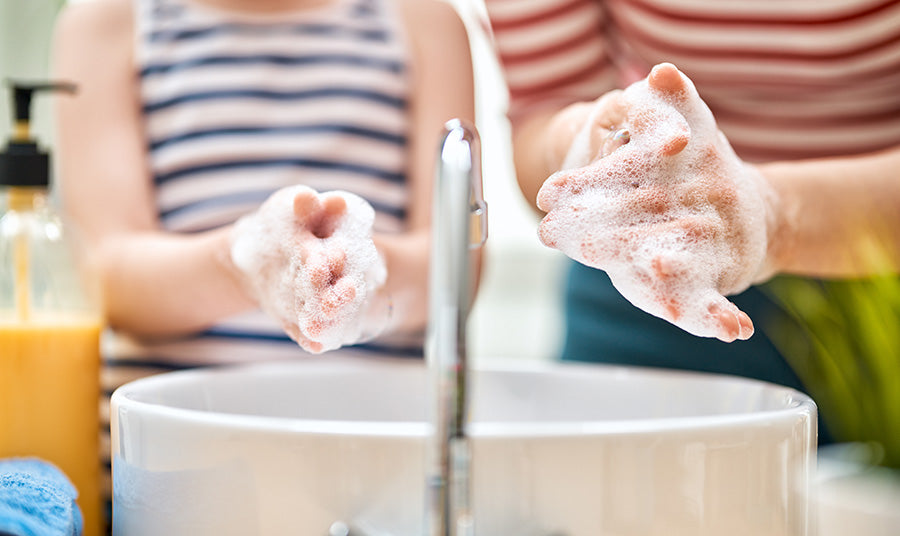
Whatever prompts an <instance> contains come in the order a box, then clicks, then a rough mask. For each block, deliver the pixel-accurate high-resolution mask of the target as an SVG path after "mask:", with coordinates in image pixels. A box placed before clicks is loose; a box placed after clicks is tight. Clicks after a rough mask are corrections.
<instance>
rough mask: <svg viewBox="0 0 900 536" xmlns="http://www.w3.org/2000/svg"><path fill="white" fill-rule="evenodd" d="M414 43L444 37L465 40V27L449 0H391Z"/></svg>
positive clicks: (432, 40)
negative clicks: (397, 8)
mask: <svg viewBox="0 0 900 536" xmlns="http://www.w3.org/2000/svg"><path fill="white" fill-rule="evenodd" d="M393 1H394V2H395V3H396V4H397V6H398V7H399V10H400V12H401V14H402V15H403V18H404V20H405V22H406V27H407V32H408V33H409V35H410V38H411V39H412V40H413V42H414V43H416V42H421V41H422V40H428V41H430V42H434V41H436V40H439V41H443V40H446V39H451V40H453V41H452V42H458V41H461V40H465V39H467V38H466V29H465V26H464V25H463V22H462V19H460V16H459V14H458V12H457V11H456V8H454V7H453V5H452V4H451V3H450V2H449V0H393Z"/></svg>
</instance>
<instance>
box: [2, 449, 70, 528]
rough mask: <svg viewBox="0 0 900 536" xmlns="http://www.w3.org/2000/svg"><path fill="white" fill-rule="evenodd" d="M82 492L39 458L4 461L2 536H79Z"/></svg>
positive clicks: (57, 470)
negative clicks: (77, 499) (4, 535)
mask: <svg viewBox="0 0 900 536" xmlns="http://www.w3.org/2000/svg"><path fill="white" fill-rule="evenodd" d="M76 497H78V491H76V490H75V486H73V485H72V483H71V482H69V479H68V478H66V476H65V475H64V474H63V473H62V471H60V470H59V469H57V468H56V467H55V466H54V465H52V464H50V463H47V462H45V461H42V460H38V459H35V458H11V459H6V460H0V534H10V535H13V536H78V535H80V534H81V530H82V523H83V520H82V518H81V510H80V509H79V508H78V505H77V504H75V498H76Z"/></svg>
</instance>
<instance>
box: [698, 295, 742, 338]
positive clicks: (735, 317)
mask: <svg viewBox="0 0 900 536" xmlns="http://www.w3.org/2000/svg"><path fill="white" fill-rule="evenodd" d="M707 311H708V312H709V317H710V319H711V320H712V322H713V324H714V326H716V328H717V331H716V335H715V337H716V338H717V339H719V340H721V341H724V342H732V341H735V340H738V339H740V340H746V339H749V338H750V336H751V335H753V322H752V321H751V320H750V317H749V316H747V313H745V312H743V311H741V310H740V309H738V308H737V306H736V305H734V304H733V303H731V302H730V301H728V300H727V299H725V298H724V297H722V296H719V297H718V298H717V299H716V300H714V301H713V302H712V303H710V304H709V305H708V307H707Z"/></svg>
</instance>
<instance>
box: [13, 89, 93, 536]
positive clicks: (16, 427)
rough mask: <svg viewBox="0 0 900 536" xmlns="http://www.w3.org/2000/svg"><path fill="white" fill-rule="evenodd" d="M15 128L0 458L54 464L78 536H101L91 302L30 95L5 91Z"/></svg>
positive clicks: (39, 90)
mask: <svg viewBox="0 0 900 536" xmlns="http://www.w3.org/2000/svg"><path fill="white" fill-rule="evenodd" d="M10 87H11V89H12V93H13V99H12V100H13V109H14V118H15V125H14V128H13V131H12V135H11V137H10V139H9V141H8V143H7V144H6V146H5V147H4V148H3V149H2V151H0V458H4V457H15V456H35V457H38V458H41V459H44V460H46V461H49V462H51V463H53V464H55V465H56V466H57V467H58V468H59V469H60V470H62V471H63V472H64V473H65V474H66V475H67V476H68V477H69V479H70V480H71V481H72V483H73V484H74V485H75V487H76V489H77V490H78V493H79V497H78V504H79V506H80V509H81V512H82V514H83V517H84V529H85V530H84V535H85V536H95V535H99V534H101V529H100V525H101V522H100V467H99V448H100V447H99V434H98V432H99V426H100V423H99V417H98V401H99V395H100V379H99V369H100V333H101V328H102V324H103V323H102V319H101V314H100V312H99V307H98V300H94V299H91V298H92V292H90V290H91V289H93V288H96V287H94V286H92V285H88V284H87V283H86V280H85V279H84V277H83V274H82V272H81V270H79V269H78V265H77V264H76V263H75V262H74V260H73V259H74V257H73V253H74V252H73V250H72V248H71V244H70V242H69V235H68V233H67V232H66V228H65V226H64V225H63V222H62V218H60V216H59V215H58V213H57V211H56V210H55V208H54V205H53V203H52V199H51V196H50V195H49V189H50V172H51V164H50V154H49V152H48V151H44V150H43V149H42V148H41V147H40V146H39V144H38V142H37V140H36V139H35V138H34V137H33V136H32V134H31V131H30V130H31V129H30V112H31V110H30V108H31V100H32V97H33V96H34V95H35V93H36V92H44V91H70V92H71V91H73V90H74V87H73V86H71V85H69V84H53V83H39V84H26V83H18V82H11V83H10Z"/></svg>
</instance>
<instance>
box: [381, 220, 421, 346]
mask: <svg viewBox="0 0 900 536" xmlns="http://www.w3.org/2000/svg"><path fill="white" fill-rule="evenodd" d="M374 240H375V245H376V247H377V248H378V251H379V252H380V253H381V254H382V255H383V256H384V259H385V263H386V265H387V274H388V276H387V282H386V283H385V286H384V289H383V295H384V298H385V299H388V300H390V308H391V318H390V319H389V323H388V325H387V327H386V331H388V332H408V331H415V330H418V329H421V328H422V327H423V326H424V325H425V323H426V320H427V318H428V296H427V290H426V289H427V288H428V251H429V247H428V245H429V236H428V233H427V231H425V230H423V231H416V232H412V233H404V234H377V235H375V237H374Z"/></svg>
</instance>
